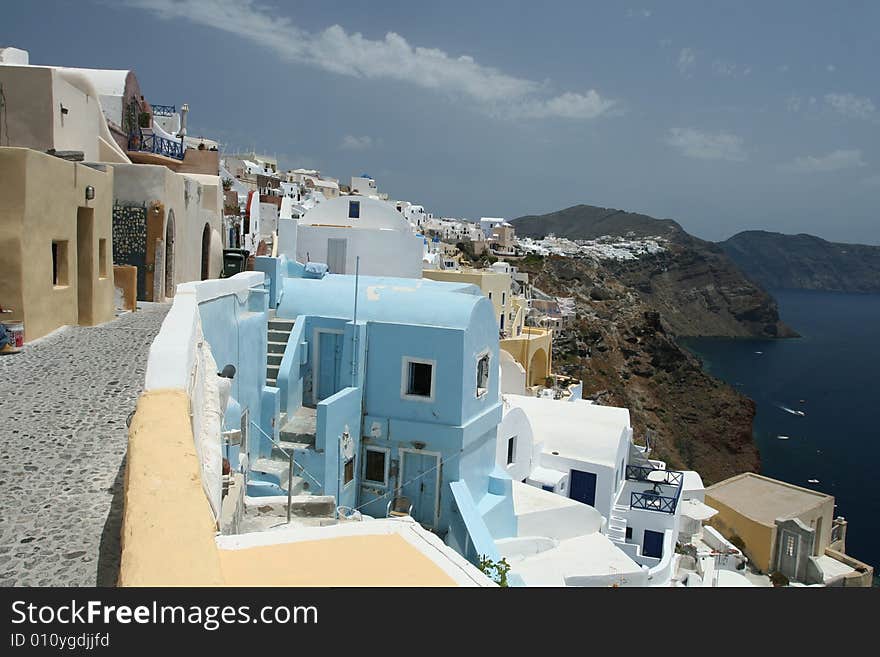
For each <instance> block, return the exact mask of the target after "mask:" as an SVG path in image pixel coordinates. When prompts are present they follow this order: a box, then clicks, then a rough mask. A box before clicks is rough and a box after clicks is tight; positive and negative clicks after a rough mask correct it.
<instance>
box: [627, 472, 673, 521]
mask: <svg viewBox="0 0 880 657" xmlns="http://www.w3.org/2000/svg"><path fill="white" fill-rule="evenodd" d="M626 479H627V485H626V487H625V489H624V495H622V496H621V497H622V498H623V499H626V497H625V494H626V493H628V494H629V508H630V509H636V510H641V511H657V512H659V513H668V514H674V513H675V510H676V508H677V507H678V500H679V498H680V497H681V491H682V488H683V483H684V473H682V472H679V471H677V470H660V469H656V468H651V467H648V466H641V465H628V466H626ZM643 484H647V485H649V486H650V488H646V487H643ZM670 489H671V490H670Z"/></svg>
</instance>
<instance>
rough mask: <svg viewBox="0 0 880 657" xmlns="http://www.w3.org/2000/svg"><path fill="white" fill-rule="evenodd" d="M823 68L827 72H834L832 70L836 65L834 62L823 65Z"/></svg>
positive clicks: (835, 68) (834, 69)
mask: <svg viewBox="0 0 880 657" xmlns="http://www.w3.org/2000/svg"><path fill="white" fill-rule="evenodd" d="M825 70H826V71H828V72H829V73H834V71H836V70H837V67H836V66H835V65H834V64H828V66H826V67H825Z"/></svg>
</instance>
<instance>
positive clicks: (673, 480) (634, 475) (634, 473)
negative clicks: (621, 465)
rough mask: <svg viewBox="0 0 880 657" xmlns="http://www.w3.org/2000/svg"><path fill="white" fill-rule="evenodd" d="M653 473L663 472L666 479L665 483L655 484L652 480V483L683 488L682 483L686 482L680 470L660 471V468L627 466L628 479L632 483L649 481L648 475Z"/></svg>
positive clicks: (658, 482)
mask: <svg viewBox="0 0 880 657" xmlns="http://www.w3.org/2000/svg"><path fill="white" fill-rule="evenodd" d="M652 472H662V473H663V475H664V477H665V478H664V480H663V481H656V482H655V481H653V480H652V481H651V483H657V484H665V485H667V486H678V487H681V484H682V481H683V480H684V475H683V474H682V473H681V472H679V471H678V470H660V469H658V468H651V467H648V466H644V465H628V466H626V478H627V479H629V480H630V481H649V480H648V475H649V474H650V473H652Z"/></svg>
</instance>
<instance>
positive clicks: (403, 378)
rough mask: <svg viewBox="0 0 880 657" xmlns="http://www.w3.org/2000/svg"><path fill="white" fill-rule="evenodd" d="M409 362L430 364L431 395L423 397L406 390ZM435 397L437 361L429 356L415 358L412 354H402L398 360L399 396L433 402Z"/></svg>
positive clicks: (410, 399) (407, 399) (405, 398)
mask: <svg viewBox="0 0 880 657" xmlns="http://www.w3.org/2000/svg"><path fill="white" fill-rule="evenodd" d="M410 363H421V364H423V365H430V366H431V395H430V396H429V397H424V396H422V395H410V394H408V393H407V392H406V389H407V387H408V383H409V372H408V371H407V370H408V367H407V366H408V365H409V364H410ZM436 397H437V361H436V360H431V359H430V358H415V357H413V356H403V357H402V358H401V362H400V398H401V399H404V400H406V401H419V402H428V403H433V402H434V400H435V398H436Z"/></svg>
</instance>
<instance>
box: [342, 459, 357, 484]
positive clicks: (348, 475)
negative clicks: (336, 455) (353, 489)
mask: <svg viewBox="0 0 880 657" xmlns="http://www.w3.org/2000/svg"><path fill="white" fill-rule="evenodd" d="M344 473H345V474H344V476H343V479H342V484H343V485H345V484H347V483H349V482H351V480H352V479H354V459H348V460H347V461H346V462H345V470H344Z"/></svg>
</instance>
